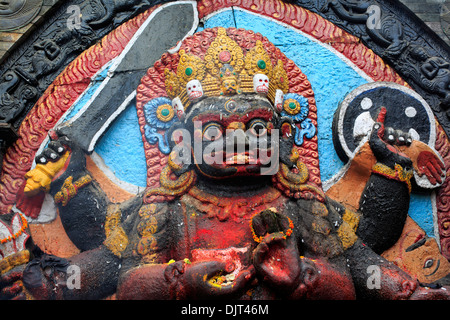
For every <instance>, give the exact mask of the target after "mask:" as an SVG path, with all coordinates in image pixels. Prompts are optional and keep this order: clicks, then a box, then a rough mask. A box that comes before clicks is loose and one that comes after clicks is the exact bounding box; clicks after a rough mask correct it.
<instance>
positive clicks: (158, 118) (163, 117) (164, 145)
mask: <svg viewBox="0 0 450 320" xmlns="http://www.w3.org/2000/svg"><path fill="white" fill-rule="evenodd" d="M144 115H145V120H146V124H145V126H144V131H145V138H146V139H147V141H148V142H149V143H150V144H156V143H158V148H159V150H160V151H161V152H162V153H164V154H169V153H170V147H169V142H168V138H167V136H166V135H163V134H161V133H160V132H161V130H163V131H165V130H167V129H168V128H170V126H172V124H173V123H174V122H175V121H176V120H177V117H175V110H174V109H173V107H172V101H171V100H170V99H168V98H165V97H161V98H155V99H153V100H150V101H149V102H148V103H147V104H146V105H145V106H144Z"/></svg>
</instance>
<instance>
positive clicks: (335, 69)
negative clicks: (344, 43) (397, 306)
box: [74, 9, 434, 236]
mask: <svg viewBox="0 0 450 320" xmlns="http://www.w3.org/2000/svg"><path fill="white" fill-rule="evenodd" d="M217 26H222V27H226V28H227V27H236V28H244V29H251V30H254V31H255V32H260V33H261V34H263V35H264V36H265V37H267V38H268V39H269V40H270V41H271V42H272V43H274V44H275V45H276V46H277V47H279V48H280V49H281V51H282V52H283V53H284V54H286V56H287V57H288V58H289V59H291V60H293V61H294V62H295V63H296V64H297V66H298V67H299V68H300V69H301V70H302V71H303V73H304V74H306V76H307V77H308V80H309V81H310V82H311V86H312V89H313V90H314V94H315V98H316V104H317V109H318V111H317V112H318V138H319V157H320V170H321V178H322V181H327V180H329V179H330V178H331V177H332V176H333V175H334V174H336V173H337V172H338V171H339V170H340V169H341V168H342V167H343V165H344V163H343V162H342V161H341V160H340V159H339V157H338V156H337V154H336V152H335V151H334V146H333V142H332V131H331V123H332V119H333V115H334V111H335V110H336V108H337V107H338V105H339V104H340V102H341V101H342V100H343V99H344V97H345V96H346V95H347V94H348V93H349V92H351V91H352V90H353V89H355V88H357V87H358V86H360V85H362V84H365V83H367V82H368V80H367V79H366V78H364V77H362V76H361V75H360V74H359V73H358V72H356V71H355V70H354V69H352V68H351V67H350V66H349V65H348V64H346V63H345V62H344V61H343V60H342V59H341V58H340V57H339V56H337V55H336V54H335V52H334V51H333V50H332V49H331V47H328V48H327V47H325V46H323V45H321V44H319V43H318V42H316V41H314V40H312V39H310V38H308V37H307V36H304V35H302V34H300V33H297V32H296V31H294V30H291V29H289V28H287V27H285V26H283V25H281V24H278V23H276V22H274V21H272V20H269V19H267V18H264V17H260V16H256V15H253V14H250V13H247V12H244V11H239V10H231V9H230V10H227V11H223V12H221V13H219V14H217V15H214V16H212V17H210V18H208V20H207V21H204V28H212V27H217ZM201 30H202V28H199V29H198V30H197V31H201ZM101 76H102V75H100V77H99V80H101ZM86 101H87V99H80V101H79V104H80V106H76V107H77V108H78V110H79V108H81V105H82V104H83V103H86ZM74 112H75V111H74ZM95 152H97V153H98V154H99V155H100V156H101V157H102V158H103V160H104V161H105V164H106V165H107V166H109V168H110V169H111V170H112V171H113V172H114V173H115V175H116V177H117V178H118V179H120V180H122V181H125V182H128V183H130V184H133V185H136V186H140V187H145V186H146V164H145V156H144V151H143V143H142V137H141V134H140V130H139V125H138V118H137V114H136V111H135V106H134V105H130V106H129V107H128V108H127V109H126V110H125V111H124V112H123V113H122V114H121V115H120V116H119V118H118V119H117V121H115V122H114V123H113V125H112V126H111V127H110V129H109V130H108V132H106V134H105V135H104V136H103V137H102V139H101V140H100V141H99V142H98V144H97V146H96V148H95ZM410 216H411V217H412V218H413V219H414V220H415V221H416V222H417V223H418V224H419V225H420V226H421V227H422V228H423V229H424V230H425V231H426V232H427V234H428V235H429V236H434V233H433V228H434V226H433V218H432V205H431V200H430V195H429V194H426V195H416V194H413V195H412V197H411V205H410Z"/></svg>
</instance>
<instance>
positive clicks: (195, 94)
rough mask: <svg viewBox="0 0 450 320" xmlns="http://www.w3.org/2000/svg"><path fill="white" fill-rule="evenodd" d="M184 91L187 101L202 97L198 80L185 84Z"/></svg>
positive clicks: (201, 89)
mask: <svg viewBox="0 0 450 320" xmlns="http://www.w3.org/2000/svg"><path fill="white" fill-rule="evenodd" d="M186 90H187V94H188V97H189V100H191V101H193V100H195V99H198V98H201V97H202V96H203V88H202V84H201V83H200V81H198V80H195V79H194V80H191V81H189V82H188V83H187V84H186Z"/></svg>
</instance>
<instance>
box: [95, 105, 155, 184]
mask: <svg viewBox="0 0 450 320" xmlns="http://www.w3.org/2000/svg"><path fill="white" fill-rule="evenodd" d="M94 150H95V152H97V153H98V154H99V155H100V156H101V157H102V158H103V161H104V162H105V164H106V165H107V166H108V167H109V168H110V169H111V170H112V172H113V173H114V174H115V176H116V177H117V178H118V179H120V180H121V181H124V182H128V183H130V184H132V185H135V186H139V187H145V186H146V179H147V168H146V164H145V153H144V143H143V142H142V136H141V131H140V129H139V122H138V116H137V113H136V106H135V105H134V104H130V105H129V106H128V107H127V108H126V109H125V110H124V111H123V112H122V113H121V114H120V115H119V117H118V118H117V119H116V120H115V121H114V123H113V124H112V126H111V127H110V129H109V130H108V131H107V132H106V133H105V134H104V135H103V137H102V138H101V139H100V140H99V141H98V142H97V145H96V146H95V149H94Z"/></svg>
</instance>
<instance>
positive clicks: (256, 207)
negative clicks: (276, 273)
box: [180, 189, 286, 254]
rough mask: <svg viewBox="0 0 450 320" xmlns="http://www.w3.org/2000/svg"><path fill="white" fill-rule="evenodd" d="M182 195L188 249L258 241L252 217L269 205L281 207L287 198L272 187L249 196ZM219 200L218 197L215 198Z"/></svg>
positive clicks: (228, 245) (279, 208)
mask: <svg viewBox="0 0 450 320" xmlns="http://www.w3.org/2000/svg"><path fill="white" fill-rule="evenodd" d="M195 192H196V191H195V190H194V193H192V194H193V195H195V197H193V196H192V195H189V194H188V195H185V196H183V197H182V198H181V199H180V203H181V208H182V210H183V216H184V222H185V226H184V227H185V229H184V232H185V239H186V240H187V242H188V243H189V244H188V246H189V249H188V250H189V251H190V252H191V254H192V252H193V251H194V250H197V251H194V252H198V250H217V249H228V248H247V247H251V246H254V245H256V243H255V241H254V239H253V234H252V229H251V225H250V221H251V218H252V217H253V216H254V215H255V214H257V213H260V212H261V211H263V210H265V209H268V208H271V207H273V208H276V209H278V210H281V208H282V206H283V204H284V202H285V201H286V199H285V198H284V197H282V196H281V195H280V194H279V192H278V191H276V190H274V189H270V190H269V191H268V192H267V193H266V194H264V195H259V196H255V197H248V198H244V197H242V198H240V197H236V198H220V199H219V198H214V197H211V196H209V197H207V199H206V198H205V199H204V200H208V201H201V200H202V199H203V198H202V197H201V196H202V195H201V194H195ZM216 200H217V201H216Z"/></svg>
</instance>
